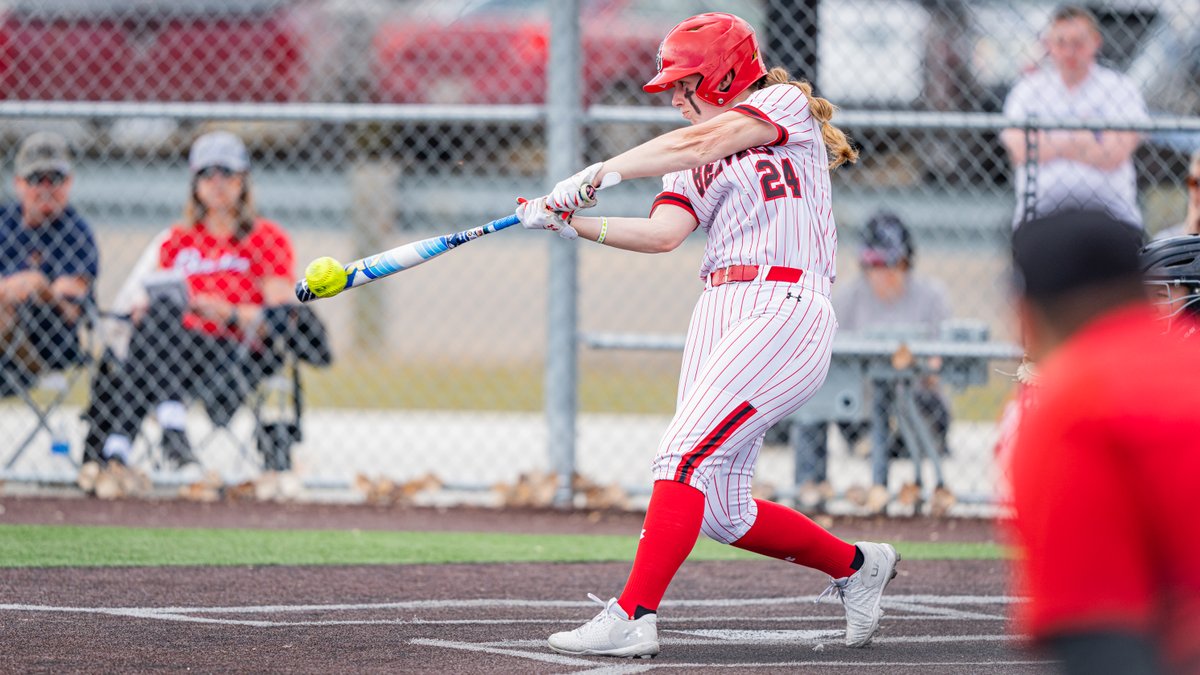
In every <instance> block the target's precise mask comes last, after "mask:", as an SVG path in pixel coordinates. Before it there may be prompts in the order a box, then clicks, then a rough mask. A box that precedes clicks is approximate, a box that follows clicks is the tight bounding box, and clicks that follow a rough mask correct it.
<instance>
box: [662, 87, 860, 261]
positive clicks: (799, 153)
mask: <svg viewBox="0 0 1200 675" xmlns="http://www.w3.org/2000/svg"><path fill="white" fill-rule="evenodd" d="M808 103H809V102H808V98H807V97H806V96H805V95H804V92H802V91H800V88H799V87H796V86H794V85H790V84H777V85H773V86H770V87H767V88H765V89H761V90H759V91H756V92H754V93H753V94H751V95H750V97H749V98H748V99H746V100H745V101H744V102H742V103H740V104H738V105H737V106H734V108H733V110H734V111H736V112H739V113H741V114H743V115H747V116H749V117H753V118H755V119H760V120H763V121H764V122H767V123H769V124H771V125H772V126H774V127H775V129H776V131H777V132H778V134H777V136H776V138H775V141H774V142H772V143H771V144H770V145H767V146H763V147H757V148H751V149H749V150H745V151H743V152H740V153H737V154H735V155H731V156H729V157H726V158H725V159H722V160H718V161H716V162H713V163H711V164H708V165H706V166H702V167H700V168H697V169H692V170H689V171H677V172H675V173H670V174H667V175H666V176H664V177H663V192H661V193H660V194H659V195H658V197H657V198H656V199H655V201H654V206H653V207H651V210H650V212H651V213H653V212H654V209H655V208H657V207H658V206H660V205H662V204H672V205H674V206H679V207H681V208H684V209H686V210H688V211H690V212H691V213H692V215H693V216H695V217H696V220H697V221H698V222H699V226H700V227H702V228H704V230H705V231H706V232H707V234H708V243H707V245H706V246H705V250H704V259H703V260H702V261H701V263H700V277H701V278H704V277H705V276H706V275H708V274H709V273H710V272H713V271H714V270H718V269H721V268H724V267H728V266H730V265H773V266H783V267H795V268H799V269H803V270H805V272H806V273H809V274H815V275H820V276H825V277H828V278H829V279H831V280H832V279H833V278H834V276H835V274H836V271H837V270H836V255H837V227H836V225H835V224H834V222H833V211H832V206H831V204H832V199H831V194H830V192H831V191H830V185H829V168H828V167H829V158H828V154H827V150H826V147H825V141H824V140H823V139H822V137H821V129H820V124H819V123H818V122H817V120H816V119H814V118H813V116H812V111H811V110H810V109H809V104H808Z"/></svg>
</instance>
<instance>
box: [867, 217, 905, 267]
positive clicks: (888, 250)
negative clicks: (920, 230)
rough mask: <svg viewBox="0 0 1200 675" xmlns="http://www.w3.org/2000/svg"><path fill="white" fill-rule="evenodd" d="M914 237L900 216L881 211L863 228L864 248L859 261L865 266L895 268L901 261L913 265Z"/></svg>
mask: <svg viewBox="0 0 1200 675" xmlns="http://www.w3.org/2000/svg"><path fill="white" fill-rule="evenodd" d="M912 257H913V245H912V236H911V235H910V234H909V232H908V227H907V226H905V224H904V221H903V220H900V216H897V215H896V214H894V213H891V212H888V211H880V212H879V213H876V214H875V215H873V216H871V219H870V220H868V221H867V225H866V227H865V228H863V235H862V248H860V249H859V253H858V260H859V262H860V263H862V264H864V265H886V266H888V267H895V266H896V265H898V264H900V261H901V260H907V261H909V263H910V264H911V263H912Z"/></svg>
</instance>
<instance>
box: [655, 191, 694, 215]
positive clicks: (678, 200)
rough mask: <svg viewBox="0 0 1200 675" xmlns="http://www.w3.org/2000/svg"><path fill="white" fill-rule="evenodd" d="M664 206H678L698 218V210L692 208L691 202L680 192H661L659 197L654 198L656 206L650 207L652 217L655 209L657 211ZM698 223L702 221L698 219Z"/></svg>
mask: <svg viewBox="0 0 1200 675" xmlns="http://www.w3.org/2000/svg"><path fill="white" fill-rule="evenodd" d="M663 204H670V205H671V206H678V207H679V208H681V209H683V210H684V211H687V212H688V213H690V214H692V217H693V218H696V209H694V208H692V202H691V200H689V199H688V198H687V197H685V196H683V195H681V194H679V193H678V192H660V193H659V195H658V196H657V197H655V198H654V204H652V205H651V206H650V215H654V209H657V208H658V207H660V206H662V205H663ZM696 222H700V219H699V218H696Z"/></svg>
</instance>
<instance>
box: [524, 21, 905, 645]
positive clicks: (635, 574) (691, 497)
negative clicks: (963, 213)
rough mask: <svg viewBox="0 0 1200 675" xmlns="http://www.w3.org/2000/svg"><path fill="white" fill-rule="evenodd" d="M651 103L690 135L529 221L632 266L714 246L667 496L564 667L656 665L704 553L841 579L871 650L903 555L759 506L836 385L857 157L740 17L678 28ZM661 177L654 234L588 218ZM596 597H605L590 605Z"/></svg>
mask: <svg viewBox="0 0 1200 675" xmlns="http://www.w3.org/2000/svg"><path fill="white" fill-rule="evenodd" d="M644 89H645V90H646V91H648V92H651V93H657V92H666V91H671V92H672V97H671V103H672V105H674V106H675V108H676V109H678V110H679V111H680V113H681V114H682V115H683V117H684V118H685V119H686V120H687V121H688V122H690V123H691V126H690V127H685V128H682V129H677V130H674V131H671V132H668V133H666V134H663V135H662V136H659V137H657V138H655V139H652V140H650V141H647V142H646V143H644V144H642V145H639V146H637V147H635V148H633V149H632V150H629V151H627V152H624V153H622V154H620V155H618V156H616V157H614V158H612V159H608V160H606V161H604V162H599V163H596V164H593V165H592V166H589V167H588V168H586V169H584V170H583V171H580V172H579V173H577V174H575V175H574V176H571V177H570V178H568V179H566V180H564V181H562V182H560V183H559V184H558V185H557V186H555V188H554V190H553V191H552V192H551V193H550V194H549V195H547V196H545V197H540V198H538V199H535V200H533V201H530V202H526V203H523V204H522V205H521V206H520V207H518V209H517V215H518V217H519V218H520V219H521V221H522V224H523V225H524V226H525V227H527V228H530V229H538V228H540V229H550V230H555V231H557V232H558V233H559V234H560V235H562V236H564V237H567V238H570V239H573V238H576V237H585V238H588V239H591V240H593V241H596V242H599V243H601V244H607V245H609V246H615V247H617V248H622V249H626V250H630V251H637V252H643V253H658V252H664V251H670V250H673V249H675V248H676V247H678V246H679V245H680V244H681V243H682V242H683V241H684V240H685V239H686V238H687V237H688V235H690V234H691V233H692V232H693V231H695V230H696V229H697V228H700V229H701V230H702V231H703V232H704V234H705V236H706V242H707V243H706V246H705V250H704V257H703V260H702V261H701V263H700V279H701V281H702V282H703V283H704V285H705V289H704V291H703V293H701V294H700V299H699V301H698V302H697V304H696V308H695V311H694V313H693V316H692V321H691V325H690V326H689V329H688V337H687V343H686V346H685V348H684V355H683V366H682V371H681V374H680V378H679V393H678V401H677V407H676V412H675V416H674V418H673V420H672V421H671V424H670V426H669V427H668V429H667V432H666V433H665V435H664V436H663V439H662V442H661V443H660V445H659V448H658V454H657V456H656V457H655V460H654V465H653V474H654V479H655V483H654V488H653V492H652V494H651V498H650V504H649V507H648V508H647V512H646V519H645V522H644V524H643V529H642V534H641V538H640V540H639V543H638V550H637V555H636V556H635V559H634V563H633V570H632V571H631V573H630V576H629V579H628V581H627V582H626V584H625V587H624V590H623V591H622V593H621V595H620V597H619V598H613V599H611V600H609V601H608V602H607V603H604V602H603V601H600V600H599V598H595V599H596V600H597V601H598V602H600V604H602V605H604V609H603V610H602V611H601V612H600V613H599V614H598V615H597V616H596V617H595V618H594V619H592V620H591V621H589V622H588V623H586V624H584V625H583V626H582V627H580V628H577V629H575V630H572V631H565V632H561V633H555V634H554V635H552V636H550V640H549V644H550V647H551V648H552V649H553V650H555V651H558V652H561V653H567V654H595V655H604V656H619V657H650V656H653V655H655V654H657V653H658V651H659V644H658V633H657V618H656V612H657V609H658V606H659V602H660V601H661V599H662V597H663V595H664V594H665V592H666V589H667V586H668V585H669V584H670V582H671V579H672V578H673V577H674V575H675V573H676V571H677V570H678V569H679V566H680V565H681V564H682V563H683V561H684V559H685V558H687V556H688V553H690V552H691V550H692V547H693V546H694V545H695V543H696V538H697V536H698V535H699V534H700V532H704V534H706V535H707V536H709V537H710V538H712V539H714V540H716V541H719V542H722V543H726V544H731V545H733V546H737V547H738V548H742V549H745V550H749V551H754V552H756V553H760V554H762V555H766V556H770V557H774V558H777V559H780V560H784V561H787V562H791V563H794V564H798V565H804V566H807V567H812V568H815V569H819V570H821V571H824V572H826V573H827V574H829V575H830V577H831V578H832V580H833V582H832V584H831V586H830V588H829V589H828V591H827V592H828V593H833V594H836V595H838V596H839V597H840V598H841V599H842V601H843V604H844V605H845V609H846V644H847V645H849V646H851V647H861V646H863V645H865V644H867V643H868V642H870V641H871V638H872V637H873V635H874V634H875V631H876V629H877V628H878V625H879V619H880V616H881V615H882V611H881V610H880V598H881V596H882V594H883V590H884V587H885V586H886V585H887V583H888V581H890V580H891V578H892V577H894V576H895V573H896V562H897V560H898V559H899V556H898V555H897V553H896V551H895V549H894V548H893V547H892V546H890V545H888V544H879V543H872V542H860V543H858V544H850V543H848V542H844V541H842V540H841V539H838V538H837V537H835V536H833V535H832V534H830V533H829V532H828V531H826V530H825V529H824V528H822V527H821V526H820V525H817V524H816V523H814V522H813V521H812V520H810V519H808V518H807V517H806V516H804V515H803V514H801V513H799V512H797V511H793V510H791V509H789V508H787V507H784V506H781V505H779V504H776V503H773V502H769V501H766V500H760V499H754V498H752V496H751V492H750V487H751V480H752V478H753V475H754V466H755V463H756V461H757V459H758V453H759V449H760V448H761V447H762V443H763V435H764V434H765V432H766V431H767V429H768V428H770V427H771V426H772V425H774V424H775V423H776V422H778V421H779V420H781V419H783V418H784V417H785V416H787V415H788V414H790V413H792V412H793V411H795V410H796V409H798V408H799V407H800V406H801V405H803V404H804V403H805V402H806V401H807V400H808V399H809V398H811V396H812V395H813V393H814V392H815V391H816V390H817V388H818V387H820V386H821V384H822V383H823V382H824V380H825V376H826V374H827V373H828V370H829V361H830V356H831V353H832V346H831V342H832V340H833V335H834V333H835V331H836V329H837V320H836V319H835V318H834V312H833V306H832V304H831V303H830V299H829V292H830V284H831V283H832V281H833V278H834V275H835V273H836V270H835V254H836V249H837V228H836V226H835V224H834V220H833V212H832V207H831V201H830V200H831V188H830V181H829V171H830V168H831V167H836V166H838V165H840V164H842V163H844V162H846V161H854V160H855V159H856V158H857V152H856V151H855V150H854V149H853V148H852V147H851V145H850V143H849V141H848V140H847V139H846V136H845V134H844V133H842V132H841V131H840V130H839V129H838V128H837V127H835V126H833V125H832V124H830V118H831V117H832V115H833V112H834V107H833V105H832V104H830V103H829V101H826V100H825V99H823V98H819V97H817V96H814V95H813V91H812V87H811V86H810V85H809V84H808V83H807V82H797V81H793V80H792V79H791V77H790V76H789V75H788V73H787V71H785V70H784V69H782V68H775V69H773V70H771V71H769V72H768V70H767V69H766V67H765V66H764V65H763V63H762V57H761V54H760V52H759V48H758V42H757V40H756V38H755V36H754V31H753V29H752V28H751V27H750V25H749V24H747V23H746V22H745V21H743V20H742V19H740V18H738V17H736V16H733V15H731V14H722V13H712V14H701V15H698V16H694V17H692V18H690V19H687V20H685V21H683V22H682V23H680V24H679V25H678V26H676V27H675V28H673V29H672V30H671V31H670V32H669V33H668V34H667V36H666V38H665V39H664V40H663V43H662V45H661V47H660V48H659V57H658V74H657V75H656V76H655V77H654V78H653V79H651V80H650V81H649V82H648V83H646V85H645V86H644ZM651 176H663V179H662V181H663V191H662V192H661V193H659V195H658V197H657V198H656V199H655V201H654V205H653V206H652V207H651V209H650V215H649V217H648V218H617V217H599V218H597V217H580V216H574V215H573V213H574V212H575V211H577V210H579V209H581V208H587V207H590V206H592V205H594V204H595V198H594V197H595V193H594V191H593V187H596V188H602V187H606V186H608V185H611V184H614V183H615V182H617V181H620V180H622V179H628V178H641V177H651ZM593 597H594V596H593Z"/></svg>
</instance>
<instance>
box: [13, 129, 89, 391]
mask: <svg viewBox="0 0 1200 675" xmlns="http://www.w3.org/2000/svg"><path fill="white" fill-rule="evenodd" d="M15 169H16V175H15V177H14V179H13V186H14V188H15V190H16V193H17V200H16V201H15V202H12V203H9V204H6V205H4V206H2V207H0V396H12V395H14V394H18V393H20V392H22V391H24V390H26V389H28V388H29V387H30V386H31V385H32V384H33V383H34V382H35V380H36V379H37V377H38V376H39V374H41V373H44V372H47V371H54V370H63V369H64V368H67V367H70V366H72V365H77V364H79V363H81V362H83V360H84V358H85V356H84V353H83V350H82V348H81V347H80V344H79V335H78V331H77V328H78V324H79V323H80V321H81V320H82V319H83V318H84V311H85V305H86V303H87V302H89V300H90V299H91V297H92V291H93V288H92V286H93V282H94V281H95V279H96V275H97V274H98V273H99V266H100V262H99V261H100V253H99V249H98V248H97V246H96V240H95V237H94V235H93V231H92V228H91V226H90V225H88V223H87V221H85V220H84V219H83V217H82V216H80V215H79V213H78V212H77V211H76V210H75V209H74V207H72V206H71V204H70V195H71V187H72V185H73V184H74V179H73V175H72V165H71V152H70V149H69V147H68V145H67V141H66V140H65V139H63V137H61V136H59V135H58V134H55V133H51V132H38V133H35V134H32V135H31V136H29V137H28V138H26V139H25V141H24V142H23V143H22V144H21V146H20V148H19V149H18V151H17V156H16V167H15Z"/></svg>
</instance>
